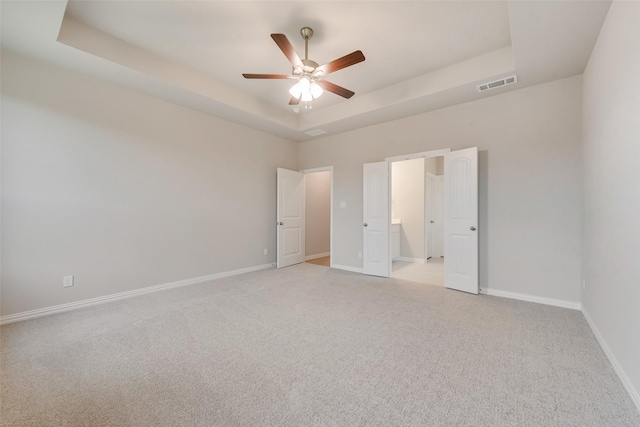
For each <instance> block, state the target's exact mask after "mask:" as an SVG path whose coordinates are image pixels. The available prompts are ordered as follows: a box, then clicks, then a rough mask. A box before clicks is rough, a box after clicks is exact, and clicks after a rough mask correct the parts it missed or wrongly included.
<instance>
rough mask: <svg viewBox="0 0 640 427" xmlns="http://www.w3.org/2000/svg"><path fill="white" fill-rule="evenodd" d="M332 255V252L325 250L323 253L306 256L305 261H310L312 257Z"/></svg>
mask: <svg viewBox="0 0 640 427" xmlns="http://www.w3.org/2000/svg"><path fill="white" fill-rule="evenodd" d="M329 255H331V252H323V253H321V254H315V255H309V256H306V257H304V260H305V261H309V260H310V259H317V258H324V257H326V256H329Z"/></svg>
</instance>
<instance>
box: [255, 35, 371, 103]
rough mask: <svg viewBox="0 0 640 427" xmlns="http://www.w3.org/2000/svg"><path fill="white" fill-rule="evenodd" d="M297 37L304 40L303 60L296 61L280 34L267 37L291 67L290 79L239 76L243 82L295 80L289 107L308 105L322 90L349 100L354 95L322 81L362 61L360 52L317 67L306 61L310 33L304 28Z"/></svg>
mask: <svg viewBox="0 0 640 427" xmlns="http://www.w3.org/2000/svg"><path fill="white" fill-rule="evenodd" d="M300 35H301V36H302V38H303V39H304V59H300V57H299V56H298V54H297V53H296V51H295V50H294V49H293V46H292V45H291V43H289V40H288V39H287V36H285V35H284V34H271V38H272V39H273V41H275V42H276V44H277V45H278V47H279V48H280V50H282V53H284V56H286V57H287V59H288V60H289V62H290V63H291V66H292V67H293V68H292V71H291V75H287V74H243V76H244V78H245V79H294V80H297V81H298V82H297V83H296V84H295V85H294V86H293V87H292V88H291V90H289V93H290V94H291V100H290V101H289V105H298V104H299V103H300V101H303V102H310V101H311V100H313V99H315V98H317V97H319V96H320V95H322V92H323V89H324V90H327V91H329V92H332V93H335V94H336V95H340V96H342V97H344V98H347V99H348V98H351V97H352V96H353V95H354V94H355V92H352V91H350V90H349V89H345V88H343V87H341V86H338V85H336V84H334V83H331V82H328V81H326V80H324V76H326V75H327V74H329V73H333V72H334V71H338V70H341V69H343V68H346V67H349V66H351V65H354V64H357V63H358V62H362V61H364V59H365V58H364V55H363V54H362V51H360V50H356V51H355V52H352V53H350V54H348V55H345V56H343V57H341V58H338V59H335V60H333V61H331V62H328V63H326V64H324V65H321V66H320V65H318V63H317V62H315V61H312V60H310V59H309V57H308V53H309V39H310V38H311V36H313V30H312V29H311V28H309V27H304V28H302V29H301V30H300Z"/></svg>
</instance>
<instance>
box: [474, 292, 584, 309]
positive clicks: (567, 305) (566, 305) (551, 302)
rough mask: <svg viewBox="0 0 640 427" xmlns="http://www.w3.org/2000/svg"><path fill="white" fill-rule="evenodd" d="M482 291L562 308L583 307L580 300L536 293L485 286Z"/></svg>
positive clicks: (492, 294)
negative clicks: (574, 300) (536, 294)
mask: <svg viewBox="0 0 640 427" xmlns="http://www.w3.org/2000/svg"><path fill="white" fill-rule="evenodd" d="M480 293H481V294H483V295H490V296H494V297H502V298H510V299H517V300H520V301H529V302H536V303H538V304H545V305H553V306H556V307H562V308H570V309H571V310H580V308H581V304H580V303H579V302H573V301H566V300H562V299H554V298H545V297H539V296H535V295H527V294H519V293H517V292H507V291H501V290H498V289H491V288H484V289H480Z"/></svg>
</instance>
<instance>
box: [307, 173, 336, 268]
mask: <svg viewBox="0 0 640 427" xmlns="http://www.w3.org/2000/svg"><path fill="white" fill-rule="evenodd" d="M300 172H301V173H303V174H304V175H305V186H306V175H307V174H308V173H315V172H331V180H330V183H329V185H330V189H329V194H330V196H329V197H330V199H329V268H333V264H334V262H333V166H322V167H319V168H311V169H302V170H301V171H300ZM305 197H306V194H305ZM305 203H306V200H305ZM306 215H307V213H306V209H305V227H306ZM305 234H306V230H305ZM305 237H306V236H305ZM305 258H306V251H305Z"/></svg>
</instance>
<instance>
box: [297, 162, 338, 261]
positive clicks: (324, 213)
mask: <svg viewBox="0 0 640 427" xmlns="http://www.w3.org/2000/svg"><path fill="white" fill-rule="evenodd" d="M331 169H332V168H320V169H311V170H306V171H302V172H303V173H304V185H305V262H307V263H309V264H316V265H322V266H325V267H331V199H332V197H331V188H332V185H331V182H332V175H333V173H332V170H331Z"/></svg>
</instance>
